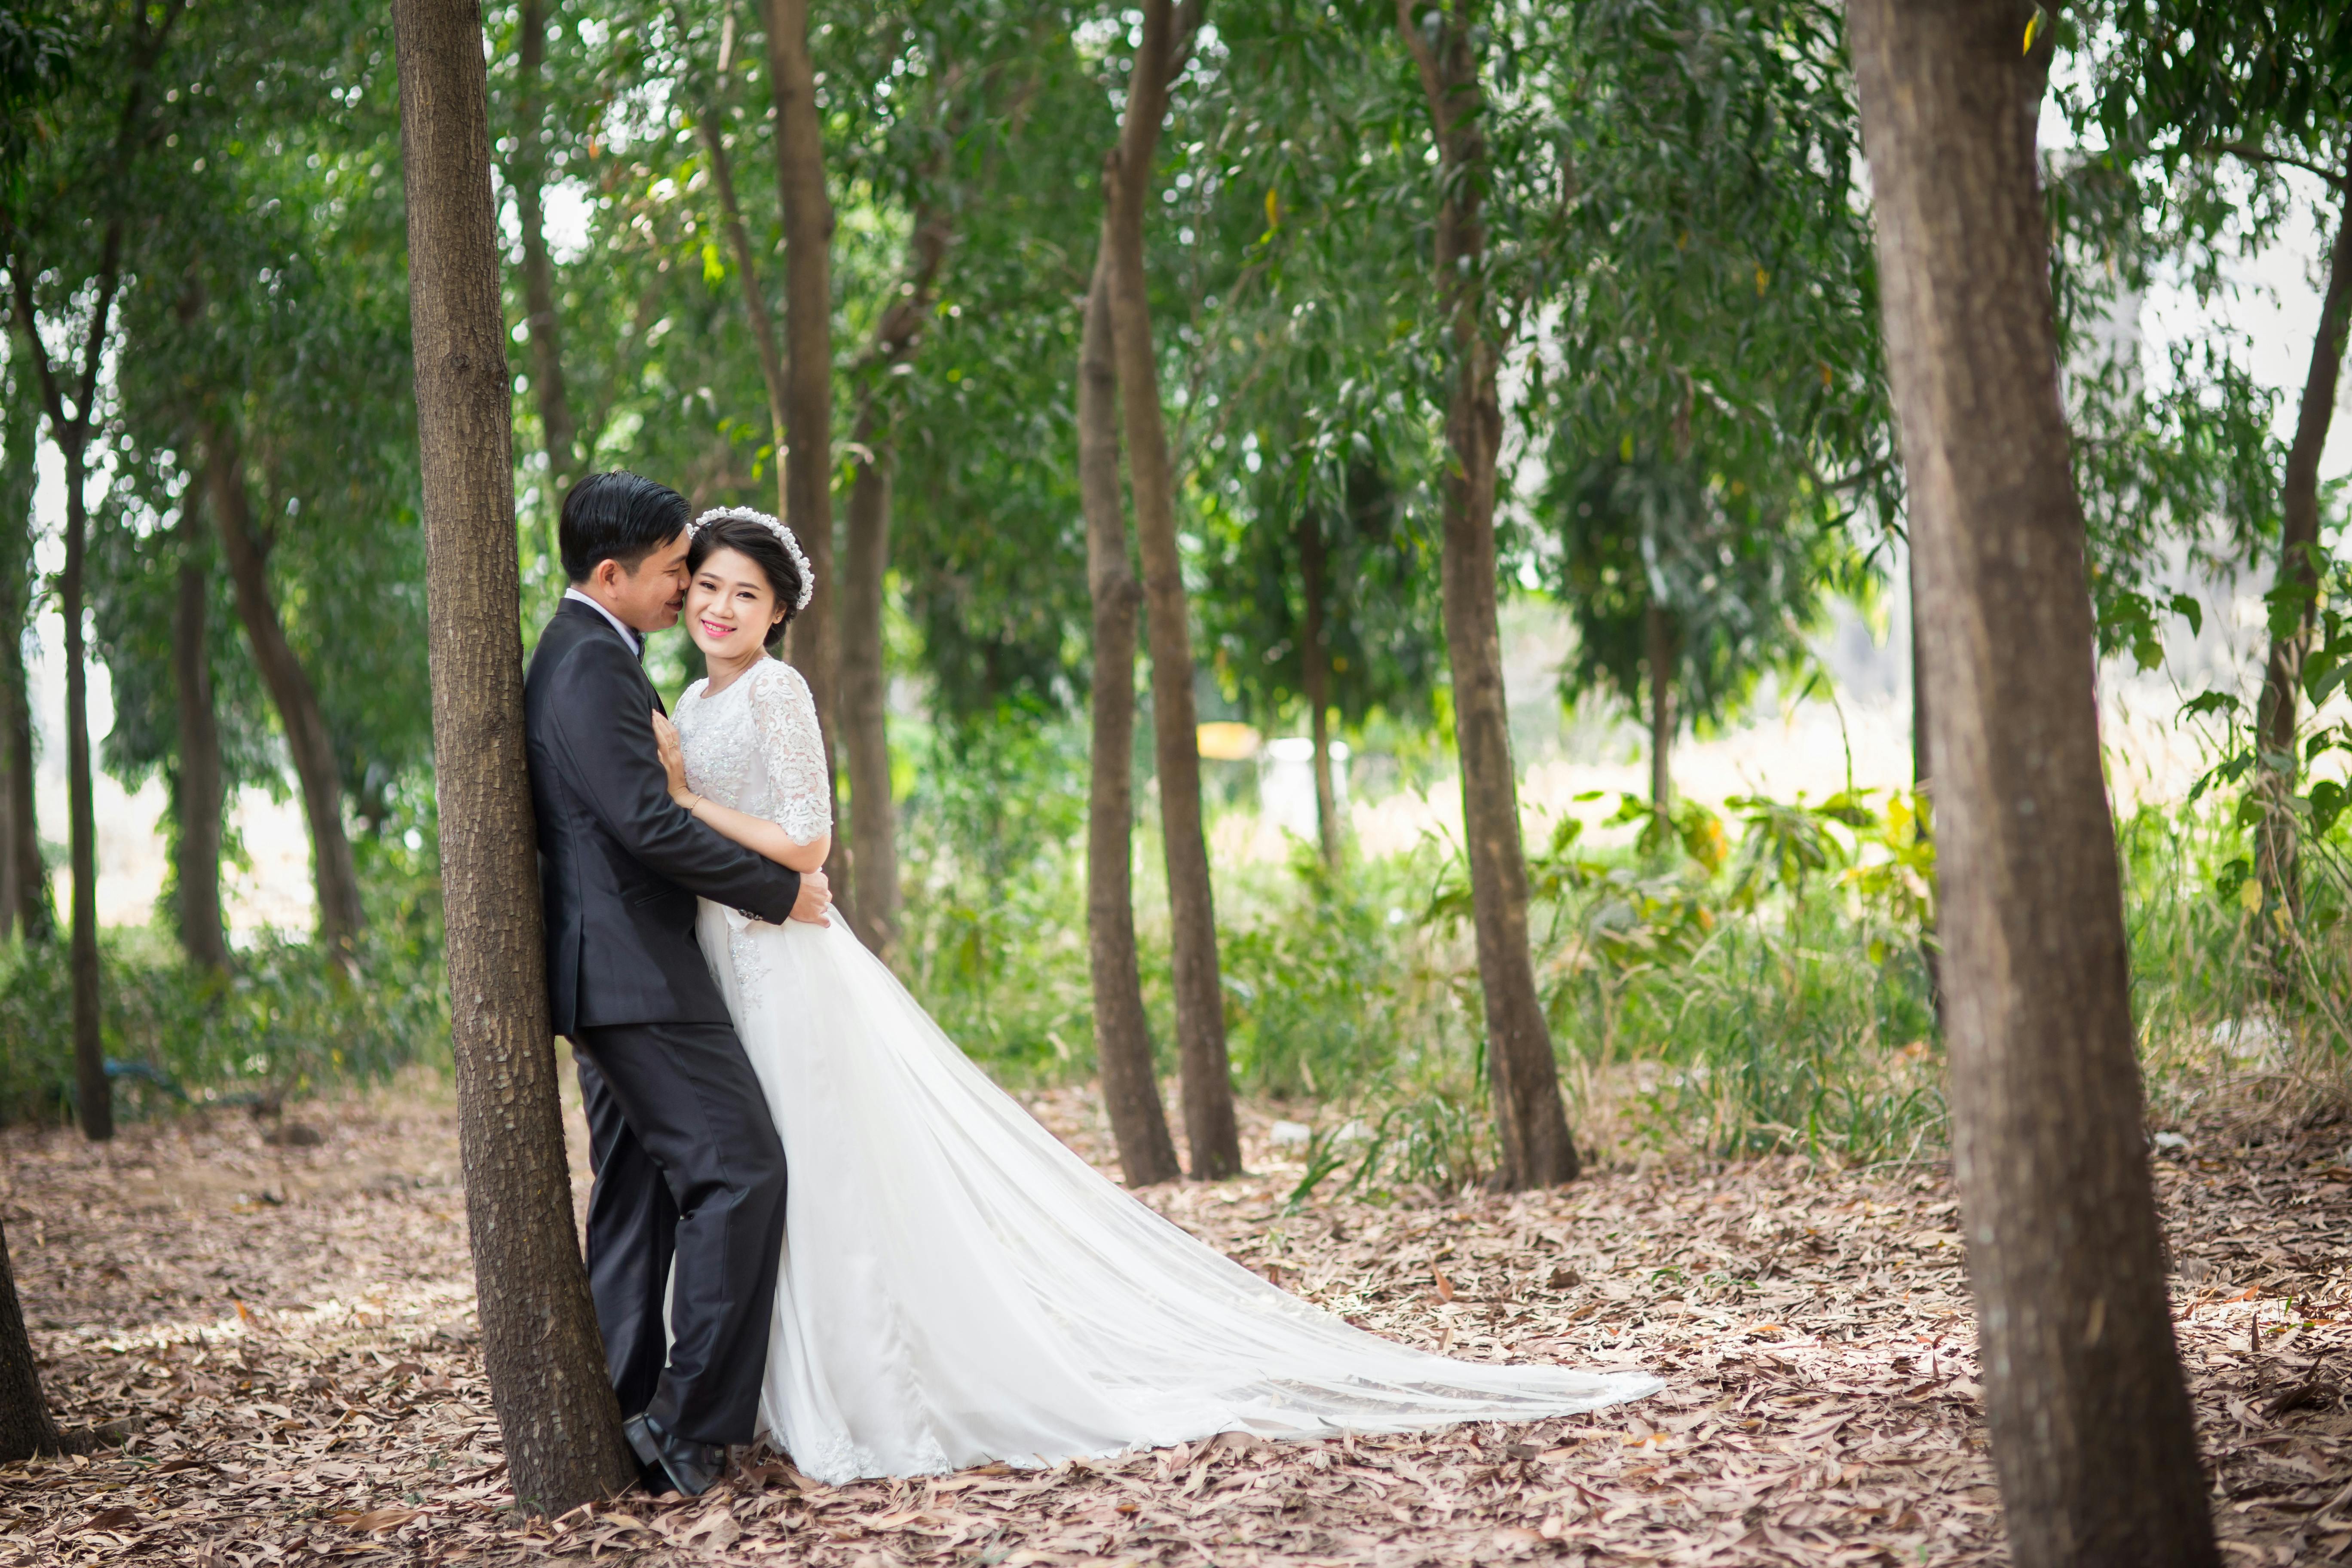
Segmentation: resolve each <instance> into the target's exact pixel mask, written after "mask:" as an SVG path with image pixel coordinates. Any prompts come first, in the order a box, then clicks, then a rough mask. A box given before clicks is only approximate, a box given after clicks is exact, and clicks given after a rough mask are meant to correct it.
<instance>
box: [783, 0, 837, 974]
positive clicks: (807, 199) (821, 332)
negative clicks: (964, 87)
mask: <svg viewBox="0 0 2352 1568" xmlns="http://www.w3.org/2000/svg"><path fill="white" fill-rule="evenodd" d="M764 3H765V5H766V7H767V22H768V27H767V31H768V86H769V89H770V90H771V91H772V93H773V94H774V95H775V100H776V194H777V197H778V199H779V201H780V202H781V204H782V209H783V215H784V342H785V356H786V357H785V373H784V374H785V394H784V442H785V447H784V449H783V450H782V451H779V452H778V453H777V457H776V460H777V462H778V463H779V464H781V465H782V473H783V479H782V482H783V488H784V521H785V523H786V524H787V525H789V526H790V527H791V529H792V531H793V533H794V534H795V535H797V536H798V537H799V539H800V542H801V550H802V551H803V553H805V554H806V555H807V556H808V563H809V570H810V572H811V573H812V574H814V576H815V578H816V595H815V597H814V598H812V599H811V600H810V601H809V605H808V608H807V609H805V610H803V611H802V612H801V613H800V615H799V616H797V617H796V618H795V619H794V620H793V629H792V632H791V634H790V637H789V640H788V642H787V645H786V651H787V652H788V653H789V654H790V656H791V658H792V661H793V665H794V666H795V667H797V668H799V670H800V672H801V674H802V675H803V677H805V678H806V679H807V680H808V685H809V691H810V694H811V695H812V696H813V697H814V699H815V700H816V720H817V729H818V731H820V732H821V733H822V734H823V735H824V756H825V772H824V782H825V795H826V797H827V799H828V800H829V802H830V803H831V805H832V806H833V819H834V820H835V821H836V822H838V821H840V820H841V801H840V799H839V796H838V794H837V792H836V791H835V784H834V760H833V759H834V756H835V746H836V744H837V743H838V733H837V731H838V729H839V725H840V700H841V646H840V633H839V630H838V628H836V627H835V625H834V616H835V610H834V604H835V595H838V594H839V592H840V588H839V585H838V584H835V582H834V580H833V259H832V255H831V247H832V245H833V201H832V198H831V197H829V196H827V195H825V191H824V123H823V121H821V120H820V119H819V118H818V115H817V107H816V65H815V62H814V60H813V59H811V58H810V57H809V43H808V0H764ZM849 858H850V845H849V842H848V840H847V838H846V837H845V836H844V835H841V834H835V836H834V840H833V853H832V856H831V857H830V858H828V859H827V860H826V861H825V867H824V871H825V876H826V878H827V879H828V880H830V881H831V882H832V884H833V889H834V899H835V904H836V905H837V906H838V907H839V908H840V910H841V912H842V914H843V916H844V917H845V918H846V919H847V920H848V921H849V923H850V925H851V927H852V928H853V929H854V928H856V925H857V906H856V897H855V884H854V880H853V879H852V877H851V875H850V866H849Z"/></svg>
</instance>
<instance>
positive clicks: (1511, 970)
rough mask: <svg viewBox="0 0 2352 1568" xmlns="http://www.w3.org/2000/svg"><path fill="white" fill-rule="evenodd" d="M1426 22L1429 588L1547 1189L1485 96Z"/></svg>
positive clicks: (1494, 994) (1466, 817)
mask: <svg viewBox="0 0 2352 1568" xmlns="http://www.w3.org/2000/svg"><path fill="white" fill-rule="evenodd" d="M1435 20H1436V24H1437V25H1436V27H1435V29H1434V37H1432V36H1431V35H1429V34H1425V33H1423V30H1422V26H1421V21H1420V18H1419V17H1417V16H1415V15H1414V6H1413V4H1412V0H1397V29H1398V31H1399V32H1401V33H1402V34H1403V36H1404V41H1405V45H1406V47H1408V48H1409V49H1410V50H1411V51H1412V57H1413V59H1414V62H1415V64H1416V65H1417V66H1418V67H1419V68H1420V74H1421V83H1422V89H1423V92H1424V93H1425V94H1426V96H1427V98H1428V100H1429V118H1430V124H1431V127H1432V130H1433V133H1434V136H1435V139H1436V142H1437V149H1438V163H1439V167H1438V182H1439V184H1438V189H1439V193H1440V194H1439V196H1438V205H1437V233H1436V240H1437V245H1436V251H1437V255H1436V260H1437V268H1436V276H1437V289H1438V296H1439V300H1440V303H1441V305H1442V307H1443V309H1444V313H1445V315H1446V317H1447V319H1448V321H1449V324H1450V326H1451V329H1452V333H1453V339H1454V344H1453V347H1454V366H1453V386H1452V388H1451V389H1450V395H1449V397H1448V401H1447V406H1446V412H1445V436H1446V445H1447V447H1448V448H1449V452H1450V461H1449V462H1448V464H1447V468H1446V475H1445V483H1444V505H1445V538H1444V546H1443V548H1442V551H1441V552H1440V557H1439V563H1440V578H1441V582H1440V585H1439V592H1440V595H1441V596H1442V599H1443V602H1444V613H1445V652H1446V659H1447V663H1448V666H1449V668H1451V670H1452V672H1453V677H1454V747H1455V750H1456V751H1457V752H1459V753H1460V756H1461V760H1462V817H1463V829H1464V836H1465V838H1466V840H1467V847H1468V849H1469V859H1470V894H1471V902H1472V906H1473V915H1474V923H1475V929H1476V932H1477V945H1478V980H1479V986H1480V989H1481V991H1482V992H1483V993H1484V995H1485V1000H1486V1039H1487V1052H1486V1060H1487V1068H1488V1072H1489V1075H1490V1077H1491V1079H1492V1080H1493V1086H1494V1096H1495V1121H1496V1126H1497V1128H1498V1129H1499V1131H1501V1133H1502V1138H1503V1161H1504V1167H1503V1169H1502V1170H1501V1171H1500V1172H1499V1173H1497V1174H1498V1176H1499V1178H1500V1180H1501V1181H1502V1182H1503V1183H1505V1184H1508V1185H1511V1186H1515V1187H1548V1186H1553V1185H1556V1184H1559V1183H1561V1182H1568V1181H1573V1180H1575V1178H1576V1175H1577V1173H1578V1171H1579V1169H1580V1162H1579V1160H1578V1157H1577V1152H1576V1142H1575V1140H1574V1139H1572V1138H1571V1137H1570V1136H1569V1131H1568V1116H1567V1113H1566V1111H1565V1110H1564V1109H1563V1108H1562V1106H1561V1104H1560V1098H1559V1067H1558V1064H1557V1063H1556V1062H1555V1061H1554V1059H1553V1057H1552V1048H1551V1030H1550V1028H1549V1026H1548V1025H1547V1024H1546V1023H1545V1022H1544V1015H1543V1005H1542V1003H1541V1001H1540V1000H1539V999H1538V997H1537V995H1536V977H1535V963H1534V959H1533V957H1532V956H1531V954H1530V953H1529V952H1528V867H1527V858H1526V851H1525V848H1524V847H1523V846H1522V845H1521V844H1520V842H1519V795H1518V781H1517V777H1516V775H1515V774H1514V773H1513V771H1512V766H1511V732H1510V722H1509V715H1508V712H1507V709H1506V707H1505V705H1504V695H1503V649H1502V633H1501V630H1500V627H1499V626H1498V624H1497V620H1496V614H1497V612H1496V563H1495V483H1496V461H1497V458H1498V457H1499V453H1500V447H1501V446H1502V434H1503V409H1502V399H1501V394H1500V391H1499V389H1498V387H1497V385H1496V376H1497V372H1498V368H1499V367H1498V363H1497V361H1498V356H1497V353H1496V346H1495V344H1494V342H1493V341H1492V340H1491V338H1490V337H1489V335H1488V323H1487V321H1486V293H1485V289H1484V286H1483V284H1482V282H1481V280H1480V272H1481V269H1482V268H1481V262H1482V258H1483V257H1484V253H1485V250H1486V229H1485V226H1484V221H1483V219H1482V218H1481V217H1480V215H1479V203H1480V200H1481V198H1482V195H1483V192H1484V187H1485V184H1486V133H1485V132H1484V131H1483V129H1481V127H1480V124H1479V115H1480V113H1481V112H1482V110H1483V108H1484V103H1483V94H1482V91H1481V89H1480V87H1479V81H1478V54H1477V48H1476V44H1475V39H1476V37H1477V36H1478V35H1479V34H1480V33H1481V32H1482V31H1483V24H1481V23H1480V22H1479V21H1478V20H1477V11H1476V6H1475V0H1454V5H1453V6H1452V7H1451V8H1450V9H1449V10H1445V11H1444V12H1440V13H1436V14H1435Z"/></svg>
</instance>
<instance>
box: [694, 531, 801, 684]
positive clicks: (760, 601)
mask: <svg viewBox="0 0 2352 1568" xmlns="http://www.w3.org/2000/svg"><path fill="white" fill-rule="evenodd" d="M783 618H784V609H783V606H782V605H780V604H778V603H777V602H776V591H775V589H774V588H772V587H771V586H770V585H769V583H768V574H767V573H765V572H763V571H761V569H760V563H758V562H756V561H754V560H752V559H751V557H750V556H748V555H745V554H743V553H742V552H740V551H735V550H714V551H712V552H710V556H709V559H708V560H706V561H704V562H703V563H702V564H701V566H700V567H699V568H698V569H697V570H696V572H695V574H694V582H693V583H692V584H691V585H689V586H688V589H687V591H686V616H685V619H686V634H687V636H688V637H692V638H693V639H694V646H695V647H698V648H700V649H701V650H702V651H703V654H704V656H705V657H707V658H745V657H747V656H750V655H756V654H758V653H759V652H760V651H761V647H762V645H763V644H765V643H766V642H767V640H768V630H769V628H770V627H772V626H774V625H775V624H776V623H777V622H778V621H780V620H782V619H783Z"/></svg>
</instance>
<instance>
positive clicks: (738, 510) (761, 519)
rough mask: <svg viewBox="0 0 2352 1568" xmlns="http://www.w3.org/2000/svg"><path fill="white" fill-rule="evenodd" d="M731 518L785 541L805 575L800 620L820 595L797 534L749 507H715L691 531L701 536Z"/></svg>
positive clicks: (796, 607)
mask: <svg viewBox="0 0 2352 1568" xmlns="http://www.w3.org/2000/svg"><path fill="white" fill-rule="evenodd" d="M730 518H740V519H741V520H742V521H745V522H756V523H758V524H759V525H760V526H761V528H764V529H766V530H767V531H769V532H770V533H772V534H774V535H775V536H776V537H777V538H778V539H779V540H781V541H782V542H783V546H784V553H785V554H787V555H789V556H791V557H792V558H793V567H794V569H796V570H797V571H798V572H799V573H800V574H801V591H800V596H799V597H798V598H796V599H794V600H793V614H794V615H796V616H797V615H799V614H800V613H801V612H802V611H803V610H805V609H807V608H808V605H809V600H810V598H811V597H812V596H813V595H814V594H815V593H816V574H815V573H814V572H812V571H810V570H809V563H808V557H807V556H805V555H803V554H802V553H801V542H800V541H799V540H798V539H795V538H794V537H793V531H792V530H791V529H789V528H786V527H785V526H784V525H783V524H782V523H781V522H779V521H776V520H775V519H774V518H772V517H770V516H769V515H768V514H767V513H766V512H764V511H755V510H752V509H751V508H750V507H748V506H720V507H713V508H711V509H710V510H709V511H706V512H704V513H703V514H702V515H701V516H700V517H698V518H696V519H695V520H694V521H693V523H692V525H691V526H690V527H688V530H687V531H688V532H689V533H700V532H701V531H703V530H704V529H706V528H708V527H709V526H710V525H711V524H712V523H714V522H724V521H728V520H729V519H730Z"/></svg>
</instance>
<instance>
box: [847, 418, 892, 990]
mask: <svg viewBox="0 0 2352 1568" xmlns="http://www.w3.org/2000/svg"><path fill="white" fill-rule="evenodd" d="M878 424H879V419H878V417H877V411H876V409H875V407H874V405H873V404H872V402H871V401H869V402H868V403H867V404H866V406H864V407H863V408H860V409H859V410H858V415H857V429H856V443H857V445H859V446H860V447H864V448H865V449H866V451H867V452H868V453H870V454H871V456H869V457H863V458H852V459H851V460H852V461H853V462H854V463H856V478H855V479H853V480H852V481H851V484H850V489H849V548H848V550H847V551H846V552H845V558H844V560H843V563H842V564H843V566H844V568H845V570H844V572H843V574H842V581H841V749H842V754H843V758H844V760H845V762H846V763H848V765H849V864H850V867H851V868H852V870H853V871H854V873H855V875H856V886H855V888H854V889H852V894H853V898H854V900H855V901H856V906H857V907H856V921H855V923H854V925H853V929H854V930H855V931H856V932H857V937H858V940H859V941H861V942H864V943H865V944H866V946H867V947H868V948H870V949H872V950H873V951H874V952H875V953H876V954H877V955H878V956H880V957H882V958H885V959H887V958H888V957H889V956H890V950H891V948H892V947H894V946H895V945H897V942H898V812H897V808H896V807H895V806H894V805H892V803H891V800H890V713H889V672H888V670H887V668H885V665H884V659H883V647H882V611H883V589H884V585H885V581H886V579H887V576H888V574H889V571H890V481H891V470H892V468H893V467H894V457H895V454H893V452H892V451H891V449H890V443H889V437H887V436H884V435H882V434H881V433H880V432H879V430H878V429H877V426H878Z"/></svg>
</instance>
